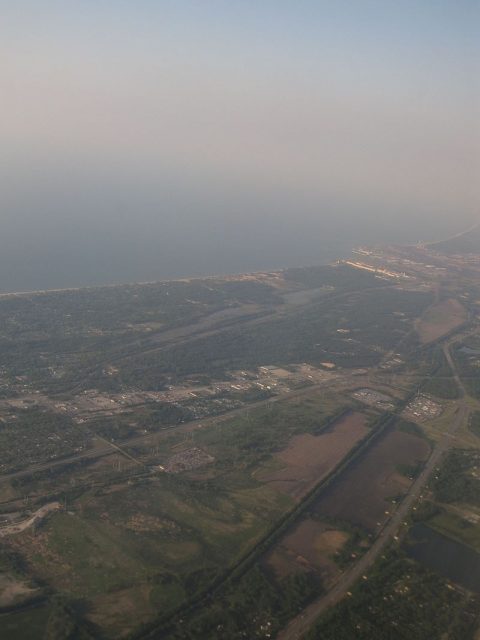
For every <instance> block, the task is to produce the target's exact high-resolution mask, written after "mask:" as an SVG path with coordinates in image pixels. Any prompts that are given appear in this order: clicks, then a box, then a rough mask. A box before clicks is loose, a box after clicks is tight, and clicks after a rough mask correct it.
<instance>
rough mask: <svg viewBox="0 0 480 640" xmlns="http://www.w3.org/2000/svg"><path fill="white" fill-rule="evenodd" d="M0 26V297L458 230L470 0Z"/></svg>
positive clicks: (180, 11) (468, 122)
mask: <svg viewBox="0 0 480 640" xmlns="http://www.w3.org/2000/svg"><path fill="white" fill-rule="evenodd" d="M0 11H1V15H0V18H1V19H0V42H1V45H0V82H1V86H2V87H3V91H2V101H1V104H0V136H1V140H2V154H1V161H0V192H1V203H0V291H15V290H17V291H18V290H31V289H37V288H39V289H43V288H57V287H69V286H82V285H91V284H103V283H121V282H131V281H146V280H157V279H168V278H174V277H183V276H188V275H192V276H194V275H206V274H208V275H210V274H226V273H238V272H244V271H255V270H261V269H274V268H280V267H288V266H292V265H304V264H315V263H320V262H327V261H330V260H332V259H334V258H336V257H338V256H341V255H344V254H345V253H347V252H348V251H349V250H350V249H351V247H352V246H353V245H356V244H361V243H375V242H415V241H417V240H423V239H426V240H434V239H439V238H441V237H442V236H446V235H449V234H450V233H453V232H456V231H458V230H461V229H462V228H466V227H468V226H469V224H471V223H472V222H473V221H474V220H475V219H476V217H478V215H479V212H480V206H479V205H480V198H479V189H478V175H479V174H480V171H479V169H480V163H479V148H480V142H479V126H478V106H479V101H478V97H479V87H478V78H479V77H480V73H479V69H478V66H479V62H478V61H479V60H480V55H479V53H480V51H479V41H478V37H477V35H478V34H477V31H478V25H479V13H480V7H479V4H478V3H477V2H473V1H470V0H460V1H455V2H454V1H453V0H452V1H449V0H441V1H440V2H429V1H426V2H422V3H419V2H418V1H415V2H414V1H413V0H412V1H410V0H406V1H405V2H402V3H398V2H390V1H389V0H386V1H384V2H372V1H368V0H367V1H366V2H362V3H352V2H342V1H341V0H340V1H339V2H335V3H333V2H322V1H318V0H317V1H315V2H314V1H309V0H297V1H296V2H292V1H287V0H277V1H275V2H274V1H273V0H265V1H264V2H261V3H258V2H253V1H250V0H243V1H242V2H237V1H235V0H233V1H232V0H229V1H228V2H226V1H221V0H206V1H205V2H202V3H199V2H193V1H184V0H176V1H175V2H173V1H167V0H164V1H160V2H152V1H151V0H138V1H137V2H135V3H132V2H126V1H122V0H116V1H115V2H113V0H111V1H105V2H102V3H98V2H93V1H92V0H85V1H84V2H81V3H71V2H57V1H54V0H44V1H42V2H37V1H36V0H35V1H34V0H24V1H22V0H20V1H19V2H15V3H1V2H0Z"/></svg>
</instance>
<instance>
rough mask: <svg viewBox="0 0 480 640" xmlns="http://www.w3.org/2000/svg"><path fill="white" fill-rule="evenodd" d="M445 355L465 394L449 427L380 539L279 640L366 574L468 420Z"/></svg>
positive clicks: (308, 623)
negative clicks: (456, 434)
mask: <svg viewBox="0 0 480 640" xmlns="http://www.w3.org/2000/svg"><path fill="white" fill-rule="evenodd" d="M444 353H445V357H446V358H447V360H448V363H449V365H450V367H451V368H452V371H453V374H454V376H455V380H456V382H457V384H458V386H459V389H460V392H461V394H462V398H461V399H460V400H459V402H458V409H457V412H456V415H455V418H454V420H453V422H452V424H451V425H450V428H449V429H448V430H447V431H446V432H445V434H444V436H443V437H442V439H441V440H440V441H439V442H438V443H437V444H436V446H435V448H434V450H433V452H432V454H431V455H430V458H429V459H428V461H427V463H426V465H425V467H424V468H423V470H422V472H421V474H420V475H419V476H418V477H417V478H416V480H415V481H414V482H413V484H412V486H411V487H410V491H409V493H408V494H407V495H406V496H405V498H404V499H403V500H402V502H401V503H400V506H399V507H398V509H397V510H396V511H395V513H394V514H393V516H392V517H391V519H390V520H389V521H388V522H387V523H386V525H385V526H384V528H383V529H382V530H381V531H380V533H379V535H378V537H377V539H376V540H375V542H374V543H373V545H372V546H371V547H370V549H369V550H368V551H367V552H366V553H365V555H364V556H362V557H361V558H360V560H359V561H358V562H356V563H355V564H354V565H353V566H352V567H351V568H350V569H348V570H347V571H345V572H344V573H343V574H342V575H341V576H340V578H339V580H338V581H337V583H336V584H335V586H334V587H333V588H332V589H331V590H330V591H329V592H328V593H327V594H326V595H325V596H322V597H321V598H319V599H318V600H316V601H315V602H312V604H311V605H310V606H308V607H307V608H306V609H304V610H303V612H302V613H301V614H300V615H298V616H297V617H296V618H294V619H293V620H292V621H291V622H290V624H289V625H288V626H287V627H286V628H285V629H284V630H283V631H281V632H280V634H279V635H278V636H277V640H298V639H299V638H302V637H303V636H304V634H305V633H306V632H307V631H308V630H309V629H311V628H312V626H313V625H314V623H315V620H316V619H317V618H318V617H319V616H320V615H321V614H322V613H324V612H325V611H326V610H327V609H329V608H330V607H331V606H333V605H335V604H337V603H338V602H339V601H340V600H342V599H343V598H344V597H345V596H346V595H347V593H348V592H349V591H350V589H351V588H352V587H353V585H354V584H355V583H356V582H357V581H358V580H359V579H361V578H362V576H364V575H365V574H366V573H367V572H368V570H369V569H370V567H371V566H372V565H373V563H374V562H375V560H376V559H377V558H378V556H379V555H380V554H381V553H382V551H383V550H384V549H385V547H386V546H387V545H388V544H389V543H390V542H391V540H392V538H394V536H396V534H397V533H398V531H399V530H400V528H401V527H402V524H403V522H404V521H405V518H406V517H407V515H408V512H409V511H410V509H411V507H412V506H413V504H414V503H415V501H416V500H417V499H418V497H419V495H420V493H421V491H422V489H423V488H424V487H425V485H426V483H427V482H428V480H429V478H430V476H431V475H432V473H433V471H435V469H436V468H438V466H439V464H440V462H441V459H442V457H443V456H444V455H445V453H446V451H448V449H449V448H450V447H451V446H452V443H453V440H454V436H455V433H456V432H457V431H458V429H459V428H460V427H461V426H462V424H465V421H466V420H467V419H468V415H469V412H470V409H469V407H468V405H467V403H466V402H465V399H464V398H465V395H466V394H465V388H464V386H463V384H462V381H461V380H460V378H459V376H458V373H457V370H456V368H455V364H454V362H453V359H452V357H451V355H450V351H449V349H448V346H445V347H444Z"/></svg>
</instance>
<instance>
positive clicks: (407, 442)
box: [314, 429, 430, 531]
mask: <svg viewBox="0 0 480 640" xmlns="http://www.w3.org/2000/svg"><path fill="white" fill-rule="evenodd" d="M429 452H430V447H429V445H428V442H427V441H426V440H424V439H423V438H420V437H418V436H415V435H412V434H409V433H404V432H402V431H397V430H394V429H392V430H390V431H387V432H386V433H385V434H383V435H382V436H381V437H380V438H379V440H377V442H375V443H374V444H373V445H372V446H371V447H370V448H369V449H368V451H367V452H366V453H365V454H364V455H363V456H361V457H360V458H359V459H358V460H357V461H355V462H354V463H353V464H352V465H351V466H350V467H349V468H348V469H347V470H346V471H345V472H344V473H343V474H342V475H341V476H340V477H339V478H338V480H337V481H336V482H335V483H334V484H333V485H332V486H331V487H330V488H329V489H327V490H326V492H325V493H324V494H323V495H322V496H320V498H319V499H318V500H317V502H316V503H315V505H314V511H315V512H316V513H317V514H318V515H319V516H320V517H325V516H326V517H329V518H337V519H340V520H346V521H348V522H351V523H353V524H356V525H360V526H362V527H365V528H366V529H368V530H370V531H374V530H376V529H378V523H382V522H384V521H385V520H386V519H387V517H388V515H389V513H386V512H390V510H391V509H392V505H391V503H390V501H388V500H387V499H389V500H391V499H392V498H395V497H396V496H400V495H403V494H405V493H406V491H407V490H408V487H409V486H410V483H411V481H410V480H409V479H408V478H407V477H405V476H403V475H401V474H400V473H399V472H398V471H397V469H398V465H414V464H415V463H416V462H418V461H423V460H426V458H427V457H428V454H429ZM393 508H394V505H393Z"/></svg>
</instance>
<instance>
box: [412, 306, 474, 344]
mask: <svg viewBox="0 0 480 640" xmlns="http://www.w3.org/2000/svg"><path fill="white" fill-rule="evenodd" d="M466 319H467V312H466V310H465V307H464V306H463V305H462V304H461V303H460V302H459V301H458V300H455V299H454V298H449V299H448V300H442V302H438V303H437V304H434V305H432V306H431V307H429V308H428V309H427V310H426V311H425V313H424V314H423V316H422V317H421V318H420V319H419V320H418V321H417V323H416V326H415V328H416V330H417V333H418V336H419V338H420V342H421V343H422V344H426V343H428V342H432V341H433V340H437V339H438V338H441V337H442V336H444V335H446V334H447V333H449V332H450V331H453V329H455V328H456V327H459V326H460V325H461V324H463V323H464V322H465V320H466Z"/></svg>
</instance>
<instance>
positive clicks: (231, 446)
mask: <svg viewBox="0 0 480 640" xmlns="http://www.w3.org/2000/svg"><path fill="white" fill-rule="evenodd" d="M348 407H349V401H348V400H346V399H344V398H343V397H342V396H338V395H336V396H334V395H333V394H331V393H329V394H326V393H319V392H318V391H312V393H311V394H309V395H307V396H306V397H304V398H292V399H291V400H289V399H287V400H282V401H278V402H275V403H271V404H270V405H269V406H268V405H267V406H264V407H258V408H255V409H251V410H249V411H246V412H245V413H243V414H241V415H237V416H235V417H233V418H230V419H227V420H225V421H222V422H220V423H218V424H213V425H211V426H208V427H204V428H201V429H197V430H196V431H195V434H194V441H193V442H192V440H191V439H190V438H189V437H185V435H180V434H178V435H175V434H172V435H170V436H166V437H165V438H163V440H161V441H159V445H158V446H157V447H156V455H157V463H158V462H159V463H163V462H164V461H165V460H166V459H168V458H169V456H171V455H172V454H177V453H178V452H179V451H180V452H181V451H183V450H185V448H187V449H188V447H192V445H193V444H194V445H195V446H196V447H198V448H200V449H201V450H203V451H205V452H206V453H208V454H209V455H210V456H211V457H212V458H213V463H211V464H209V465H208V466H206V467H204V468H199V469H193V470H192V471H187V472H184V473H179V474H168V473H162V472H154V473H148V471H147V470H144V471H143V475H142V474H140V475H137V476H132V475H130V477H129V479H128V480H125V479H123V480H122V477H121V474H118V476H115V475H114V476H112V477H110V473H111V464H110V463H108V462H107V461H104V462H103V463H100V462H97V463H95V464H94V465H93V468H92V471H95V473H94V474H93V477H94V478H96V481H97V483H96V485H95V486H93V487H91V488H86V489H82V488H81V487H79V488H77V489H75V487H73V488H71V490H70V493H69V498H68V506H67V511H61V512H58V513H56V514H54V515H52V516H50V517H49V518H48V519H47V520H46V521H45V522H44V523H43V524H42V525H41V526H40V527H37V528H36V529H35V530H27V531H25V532H23V533H22V534H19V535H16V536H15V537H11V538H10V539H9V540H8V541H7V544H8V546H9V548H10V549H12V550H14V551H16V552H17V553H18V554H19V555H20V556H21V557H22V558H23V560H24V561H26V563H27V565H28V567H29V571H30V573H31V575H32V576H33V577H35V576H39V577H42V579H43V580H44V581H45V583H46V584H48V586H49V587H51V588H52V589H54V590H55V591H56V592H61V593H63V594H65V595H66V596H67V597H68V598H69V599H71V600H73V601H75V602H76V601H81V602H83V603H84V607H85V610H86V612H87V613H86V618H87V619H88V621H89V623H90V624H92V625H94V628H97V630H98V633H99V634H100V635H102V634H104V635H105V636H106V637H109V638H120V637H122V636H124V635H125V634H127V633H130V632H131V631H133V629H134V628H135V627H136V626H138V625H139V624H140V623H147V622H149V621H152V620H154V619H155V618H157V617H158V616H162V615H165V614H167V613H168V612H169V611H172V610H173V609H175V608H176V607H178V606H179V605H180V604H181V603H182V602H185V601H187V600H188V599H189V598H191V597H192V596H194V595H195V593H197V592H199V591H200V590H202V589H204V588H205V587H206V586H207V585H208V584H210V583H211V582H212V581H213V580H214V579H215V577H216V576H218V575H219V574H221V573H222V572H223V571H224V570H225V569H226V568H227V567H229V566H231V565H233V564H234V563H236V562H237V561H238V560H240V559H241V558H242V557H243V555H244V554H245V553H246V552H248V551H249V550H250V549H251V548H252V547H253V546H254V545H255V543H256V541H257V540H259V539H260V538H261V537H262V536H264V535H265V534H266V532H267V531H269V530H270V529H271V528H272V526H273V525H274V523H275V522H277V521H278V520H279V519H280V518H281V517H282V516H283V515H284V514H285V513H287V512H288V511H289V510H290V509H291V508H292V506H293V504H294V500H293V499H292V497H291V496H289V495H288V494H286V493H285V492H283V491H280V490H278V489H277V488H276V487H275V485H274V483H272V482H269V481H268V479H266V478H265V473H266V470H268V469H270V470H271V469H272V466H273V467H275V465H276V464H277V463H278V454H279V453H280V452H281V451H288V450H289V447H291V446H292V445H291V443H292V442H293V443H295V442H297V441H298V440H295V439H298V438H302V437H303V438H305V437H308V438H312V439H314V440H315V441H316V442H318V446H317V449H316V450H317V453H318V455H320V456H323V457H324V459H325V460H327V459H328V458H329V457H332V461H331V463H330V464H333V465H334V464H336V462H338V461H339V460H340V459H341V458H342V456H343V455H345V454H346V453H347V452H348V450H349V449H350V448H351V446H353V444H354V443H355V442H356V441H357V440H358V438H359V437H361V436H362V435H364V434H365V433H366V432H367V431H368V428H367V426H366V421H367V420H368V419H370V418H367V417H365V418H362V420H360V421H359V419H358V415H357V414H348V415H347V414H346V417H344V418H341V419H340V420H338V421H337V422H335V418H336V416H338V415H340V414H341V413H342V412H344V411H345V408H348ZM369 415H370V414H369ZM349 416H350V417H349ZM337 427H338V428H339V429H340V431H339V432H341V433H343V431H344V430H345V429H346V430H347V431H348V432H349V433H350V432H351V433H350V439H347V441H346V443H344V446H343V448H342V447H340V449H339V443H338V442H337V440H338V438H337V437H336V435H335V434H336V429H337ZM354 432H355V433H354ZM344 435H345V434H344ZM332 438H333V440H332ZM322 443H323V444H322ZM320 445H321V446H320ZM293 446H295V445H293ZM322 449H323V450H322ZM290 450H291V449H290ZM149 462H150V464H152V463H154V462H155V461H154V460H153V461H152V460H150V461H149ZM128 471H129V470H128V469H126V470H125V473H127V472H128ZM88 473H89V465H88V466H87V467H86V468H84V467H83V465H80V467H79V468H78V469H77V470H75V469H74V472H73V476H72V475H71V476H70V478H72V477H76V478H77V479H78V478H82V477H83V478H84V477H85V474H86V475H87V476H88ZM102 473H104V474H105V476H104V479H105V482H104V483H102V482H100V480H101V478H102ZM62 474H63V475H61V476H60V478H64V480H62V481H65V480H66V479H68V477H69V475H68V471H67V472H65V473H63V472H62ZM47 475H48V474H47ZM267 475H268V474H267ZM310 476H311V477H310V480H309V482H312V481H313V480H314V478H313V475H312V474H310ZM60 478H57V481H58V480H59V479H60ZM49 484H50V485H51V486H54V484H55V481H54V480H53V479H51V480H50V481H49Z"/></svg>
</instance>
